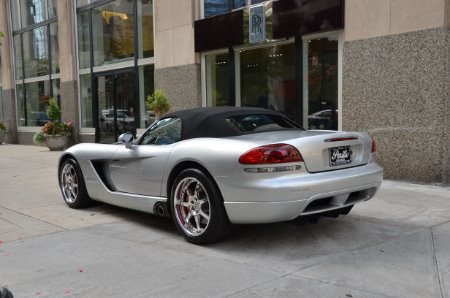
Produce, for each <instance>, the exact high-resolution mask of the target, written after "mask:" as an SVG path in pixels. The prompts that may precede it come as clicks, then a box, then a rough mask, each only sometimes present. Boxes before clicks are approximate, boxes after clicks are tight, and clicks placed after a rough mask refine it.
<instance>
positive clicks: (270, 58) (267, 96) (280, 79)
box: [240, 43, 296, 120]
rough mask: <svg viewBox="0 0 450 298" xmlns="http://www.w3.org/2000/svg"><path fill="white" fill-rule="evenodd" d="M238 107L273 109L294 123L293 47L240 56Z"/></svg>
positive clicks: (245, 53)
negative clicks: (239, 98)
mask: <svg viewBox="0 0 450 298" xmlns="http://www.w3.org/2000/svg"><path fill="white" fill-rule="evenodd" d="M240 76H241V106H247V107H263V108H269V109H274V110H277V111H280V112H282V113H284V114H286V115H287V116H288V117H290V118H291V119H293V120H296V119H295V106H296V102H295V84H294V83H295V45H294V44H293V43H291V44H284V45H274V46H270V47H265V48H258V49H252V50H243V51H241V53H240Z"/></svg>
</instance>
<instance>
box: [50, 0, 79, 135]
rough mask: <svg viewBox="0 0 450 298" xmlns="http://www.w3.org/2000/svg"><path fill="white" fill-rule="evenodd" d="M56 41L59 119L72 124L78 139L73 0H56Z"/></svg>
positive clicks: (74, 12) (74, 11)
mask: <svg viewBox="0 0 450 298" xmlns="http://www.w3.org/2000/svg"><path fill="white" fill-rule="evenodd" d="M56 5H57V7H56V8H57V15H58V43H59V53H60V54H59V55H60V56H59V66H60V74H61V90H60V93H61V112H62V116H61V118H62V119H61V120H62V121H72V122H73V124H74V135H73V140H74V141H75V142H77V141H78V140H79V135H78V134H79V126H80V125H79V107H78V78H77V60H76V57H77V47H76V42H75V37H76V35H75V34H76V27H75V18H76V10H75V8H74V1H73V0H58V1H57V2H56Z"/></svg>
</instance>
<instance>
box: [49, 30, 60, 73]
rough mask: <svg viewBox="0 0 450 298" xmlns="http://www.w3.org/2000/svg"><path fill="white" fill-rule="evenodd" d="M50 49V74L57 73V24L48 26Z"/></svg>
mask: <svg viewBox="0 0 450 298" xmlns="http://www.w3.org/2000/svg"><path fill="white" fill-rule="evenodd" d="M50 48H51V57H52V73H59V43H58V23H56V22H55V23H51V24H50Z"/></svg>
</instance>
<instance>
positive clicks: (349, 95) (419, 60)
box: [342, 0, 450, 184]
mask: <svg viewBox="0 0 450 298" xmlns="http://www.w3.org/2000/svg"><path fill="white" fill-rule="evenodd" d="M345 18H346V24H345V34H344V35H345V43H344V53H343V67H344V69H343V111H342V113H343V128H344V129H345V130H364V131H368V132H369V133H370V134H372V135H374V136H375V137H376V139H377V141H378V144H379V149H378V159H379V161H380V163H381V164H382V165H383V166H384V168H385V173H386V175H385V176H386V178H388V179H398V180H408V181H414V182H422V183H442V184H450V117H449V115H450V96H449V95H450V31H449V29H448V25H449V1H448V0H427V1H422V0H377V1H372V0H347V1H346V16H345Z"/></svg>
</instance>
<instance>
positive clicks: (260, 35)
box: [248, 4, 266, 43]
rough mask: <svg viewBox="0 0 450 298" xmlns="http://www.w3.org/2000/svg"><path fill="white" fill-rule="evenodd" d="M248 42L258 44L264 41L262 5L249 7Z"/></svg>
mask: <svg viewBox="0 0 450 298" xmlns="http://www.w3.org/2000/svg"><path fill="white" fill-rule="evenodd" d="M248 21H249V26H248V33H249V39H248V40H249V42H250V43H259V42H265V41H266V26H265V25H266V18H265V14H264V4H261V5H258V6H251V7H250V8H249V17H248Z"/></svg>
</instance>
